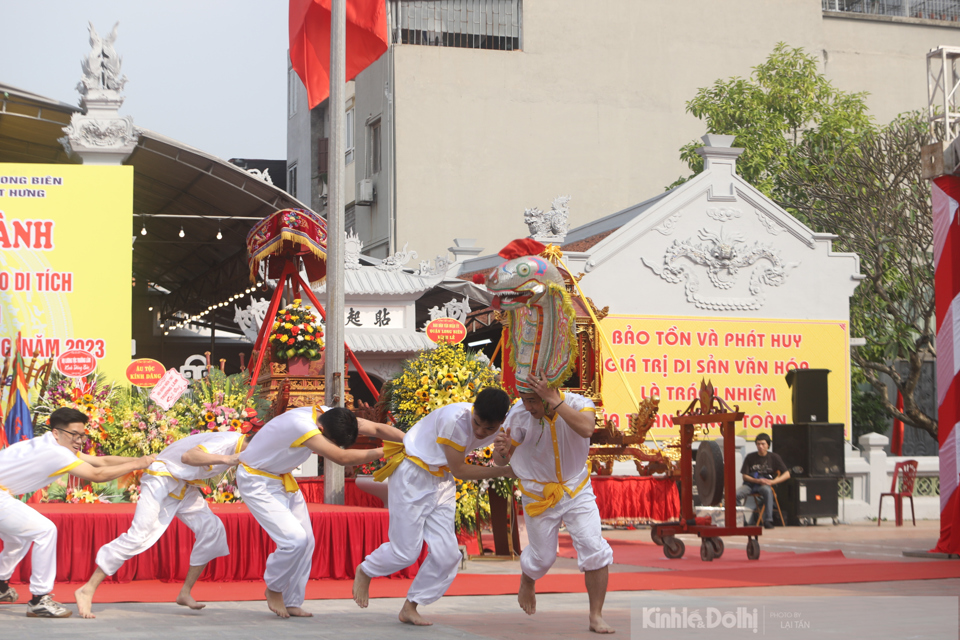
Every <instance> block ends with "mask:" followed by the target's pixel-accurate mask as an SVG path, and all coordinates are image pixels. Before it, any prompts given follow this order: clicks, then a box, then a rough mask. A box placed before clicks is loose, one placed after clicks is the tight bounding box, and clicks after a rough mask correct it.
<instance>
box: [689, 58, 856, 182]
mask: <svg viewBox="0 0 960 640" xmlns="http://www.w3.org/2000/svg"><path fill="white" fill-rule="evenodd" d="M865 96H866V94H863V93H848V92H845V91H840V90H839V89H837V88H835V87H834V86H833V85H831V84H830V82H829V81H828V80H827V79H826V78H824V77H823V75H821V74H820V72H819V70H818V62H817V59H816V58H815V57H813V56H811V55H807V54H806V53H805V52H804V51H803V49H793V48H790V47H788V46H787V45H786V44H784V43H782V42H781V43H779V44H778V45H777V46H776V48H775V49H774V50H773V53H771V54H770V56H769V57H768V58H767V60H766V61H765V62H763V63H762V64H760V65H758V66H756V67H754V69H753V73H752V74H751V76H750V78H749V79H747V78H736V77H734V78H729V79H727V80H717V81H716V82H714V83H713V85H712V86H710V87H704V88H702V89H700V90H699V91H697V95H696V96H694V98H693V99H692V100H690V101H689V102H688V103H687V112H688V113H692V114H693V115H695V116H696V117H698V118H700V119H701V120H703V121H705V122H706V125H707V132H708V133H719V134H725V135H734V136H736V139H735V141H734V144H735V146H737V147H742V148H743V149H744V152H743V155H741V156H740V158H739V159H738V160H737V173H739V174H740V176H741V177H742V178H743V179H744V180H746V181H747V182H749V183H750V184H752V185H753V186H755V187H756V188H758V189H760V190H761V191H763V193H765V194H766V195H767V196H769V197H771V198H773V199H774V200H780V199H782V197H783V195H784V194H785V193H784V192H785V191H786V190H787V189H788V188H789V187H788V186H787V185H784V184H783V181H782V180H781V174H782V172H783V171H784V169H785V168H786V167H788V166H790V165H791V163H792V162H793V160H792V157H791V156H792V151H793V150H794V149H795V148H796V146H797V145H798V144H799V143H800V141H802V140H805V139H813V140H819V141H821V142H822V143H829V142H831V141H834V140H837V139H842V138H846V137H848V136H851V135H856V134H857V133H858V132H860V131H863V130H867V129H869V128H870V127H871V123H870V117H869V116H868V115H867V106H866V103H865V101H864V99H865ZM702 146H703V143H702V142H701V141H700V140H694V141H691V142H689V143H688V144H686V145H684V146H683V147H682V148H681V149H680V159H681V160H683V161H684V162H686V163H687V166H688V167H689V168H690V169H691V171H693V175H696V174H698V173H700V172H701V171H703V158H702V157H700V155H699V154H697V149H699V148H700V147H702ZM693 175H691V176H689V177H687V178H680V179H679V180H677V181H676V182H675V183H674V184H672V185H670V188H673V187H675V186H677V185H679V184H682V183H683V182H685V181H686V180H689V179H690V178H692V177H693Z"/></svg>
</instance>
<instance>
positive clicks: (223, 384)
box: [172, 369, 269, 435]
mask: <svg viewBox="0 0 960 640" xmlns="http://www.w3.org/2000/svg"><path fill="white" fill-rule="evenodd" d="M249 385H250V373H249V371H245V372H244V373H236V374H233V375H229V376H228V375H226V374H225V373H223V372H222V371H220V370H219V369H212V370H211V371H210V373H209V374H207V376H206V377H205V378H202V379H201V380H196V381H194V382H193V384H191V385H190V388H189V389H188V390H187V393H185V394H184V395H183V396H182V397H181V398H180V399H179V400H177V403H176V404H175V405H174V406H173V409H172V410H173V411H174V412H178V413H179V415H181V416H182V417H183V421H184V423H185V425H186V429H188V435H192V434H195V433H202V432H205V431H240V432H242V433H248V432H249V431H250V430H251V429H253V428H255V427H259V426H262V425H263V421H262V420H261V419H260V418H259V416H260V415H265V414H266V412H267V411H268V410H269V406H268V403H267V402H266V401H265V400H257V397H258V395H259V394H257V393H254V394H253V395H252V396H251V395H250V394H249V389H250V386H249Z"/></svg>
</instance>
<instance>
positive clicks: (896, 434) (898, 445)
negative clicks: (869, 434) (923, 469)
mask: <svg viewBox="0 0 960 640" xmlns="http://www.w3.org/2000/svg"><path fill="white" fill-rule="evenodd" d="M897 411H900V412H903V394H902V393H900V392H899V391H897ZM890 455H892V456H902V455H903V421H902V420H894V421H893V433H892V434H891V435H890Z"/></svg>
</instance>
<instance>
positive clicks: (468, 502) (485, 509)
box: [454, 445, 520, 533]
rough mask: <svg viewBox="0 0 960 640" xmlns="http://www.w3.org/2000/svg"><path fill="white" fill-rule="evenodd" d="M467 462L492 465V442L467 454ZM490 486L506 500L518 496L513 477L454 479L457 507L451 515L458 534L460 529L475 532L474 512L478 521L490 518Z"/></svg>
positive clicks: (475, 520) (482, 521) (482, 465)
mask: <svg viewBox="0 0 960 640" xmlns="http://www.w3.org/2000/svg"><path fill="white" fill-rule="evenodd" d="M465 461H466V462H467V464H475V465H477V466H481V467H492V466H494V464H493V445H490V446H488V447H484V448H482V449H476V450H474V451H471V452H470V453H468V454H467V456H466V458H465ZM488 489H492V490H493V491H494V492H495V493H496V494H497V495H499V496H501V497H503V498H506V499H507V500H511V499H514V498H516V499H519V498H520V496H519V489H518V488H517V483H516V480H513V479H512V478H493V479H490V480H482V481H477V480H470V481H460V480H457V510H456V515H455V518H454V522H455V525H456V531H457V533H460V532H461V531H469V532H473V531H476V527H477V512H478V511H479V514H480V521H481V524H483V523H484V522H488V521H489V518H490V494H489V493H488V492H487V490H488Z"/></svg>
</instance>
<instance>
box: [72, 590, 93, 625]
mask: <svg viewBox="0 0 960 640" xmlns="http://www.w3.org/2000/svg"><path fill="white" fill-rule="evenodd" d="M93 592H94V590H93V589H91V588H90V587H89V586H88V585H83V586H82V587H80V588H79V589H77V590H76V591H74V592H73V596H74V597H75V598H76V599H77V609H78V610H79V612H80V617H81V618H96V617H97V616H95V615H93V613H92V612H91V611H90V610H91V608H93Z"/></svg>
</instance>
